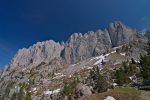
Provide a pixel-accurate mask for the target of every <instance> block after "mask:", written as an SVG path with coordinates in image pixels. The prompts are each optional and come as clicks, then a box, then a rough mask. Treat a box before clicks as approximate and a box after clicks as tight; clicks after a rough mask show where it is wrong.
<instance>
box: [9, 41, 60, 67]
mask: <svg viewBox="0 0 150 100" xmlns="http://www.w3.org/2000/svg"><path fill="white" fill-rule="evenodd" d="M62 49H63V46H61V45H60V44H59V43H56V42H54V41H53V40H49V41H45V42H38V43H37V44H34V45H33V46H31V47H30V48H28V49H26V48H23V49H21V50H19V51H18V53H17V54H16V56H15V57H14V58H13V60H12V62H11V65H10V66H12V67H16V66H20V67H27V66H29V65H38V64H40V63H41V62H49V61H50V60H52V59H54V58H55V57H60V53H61V51H62Z"/></svg>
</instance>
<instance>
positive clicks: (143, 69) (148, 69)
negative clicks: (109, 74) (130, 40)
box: [115, 42, 150, 85]
mask: <svg viewBox="0 0 150 100" xmlns="http://www.w3.org/2000/svg"><path fill="white" fill-rule="evenodd" d="M146 51H147V54H146V55H144V56H141V57H140V63H136V62H135V61H134V59H131V62H128V61H127V62H123V64H122V65H123V67H121V68H119V69H118V70H116V72H115V77H116V79H117V82H118V84H119V85H123V84H125V83H129V82H130V79H129V77H130V76H132V75H134V74H137V73H140V76H142V78H143V80H144V81H150V42H148V45H147V49H146ZM137 67H139V69H140V72H137V70H136V69H137Z"/></svg>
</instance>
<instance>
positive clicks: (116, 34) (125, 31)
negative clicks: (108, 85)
mask: <svg viewBox="0 0 150 100" xmlns="http://www.w3.org/2000/svg"><path fill="white" fill-rule="evenodd" d="M139 36H140V35H139V34H138V32H137V31H136V30H133V29H131V28H129V27H127V26H125V25H124V24H122V23H121V22H115V23H111V24H110V25H108V27H107V28H106V29H105V31H101V30H98V31H96V32H88V33H86V34H84V35H82V34H81V33H75V34H73V35H72V36H71V37H70V38H69V40H68V41H67V44H66V45H65V48H64V50H63V52H62V58H63V59H65V61H66V62H67V63H69V64H70V63H76V62H78V61H81V60H85V59H87V58H89V57H92V56H98V55H101V54H103V53H106V52H107V51H109V49H110V48H112V47H117V46H119V45H123V44H126V43H129V42H131V41H137V40H138V39H139Z"/></svg>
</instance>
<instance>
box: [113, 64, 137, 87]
mask: <svg viewBox="0 0 150 100" xmlns="http://www.w3.org/2000/svg"><path fill="white" fill-rule="evenodd" d="M122 65H123V67H121V68H119V69H118V70H116V72H115V77H116V79H117V82H118V84H119V85H123V84H125V83H129V82H130V79H129V77H130V76H133V75H134V74H135V73H136V65H135V64H134V63H133V62H132V63H129V62H123V64H122Z"/></svg>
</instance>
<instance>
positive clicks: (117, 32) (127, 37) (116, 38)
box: [106, 21, 139, 47]
mask: <svg viewBox="0 0 150 100" xmlns="http://www.w3.org/2000/svg"><path fill="white" fill-rule="evenodd" d="M106 31H107V32H108V33H109V36H110V39H111V42H112V47H116V46H119V45H122V44H125V43H129V42H130V41H134V40H136V39H138V36H137V35H139V34H138V32H137V31H136V30H135V29H132V28H130V27H128V26H126V25H124V24H123V23H121V22H119V21H117V22H114V23H110V24H109V25H108V27H107V29H106Z"/></svg>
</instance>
